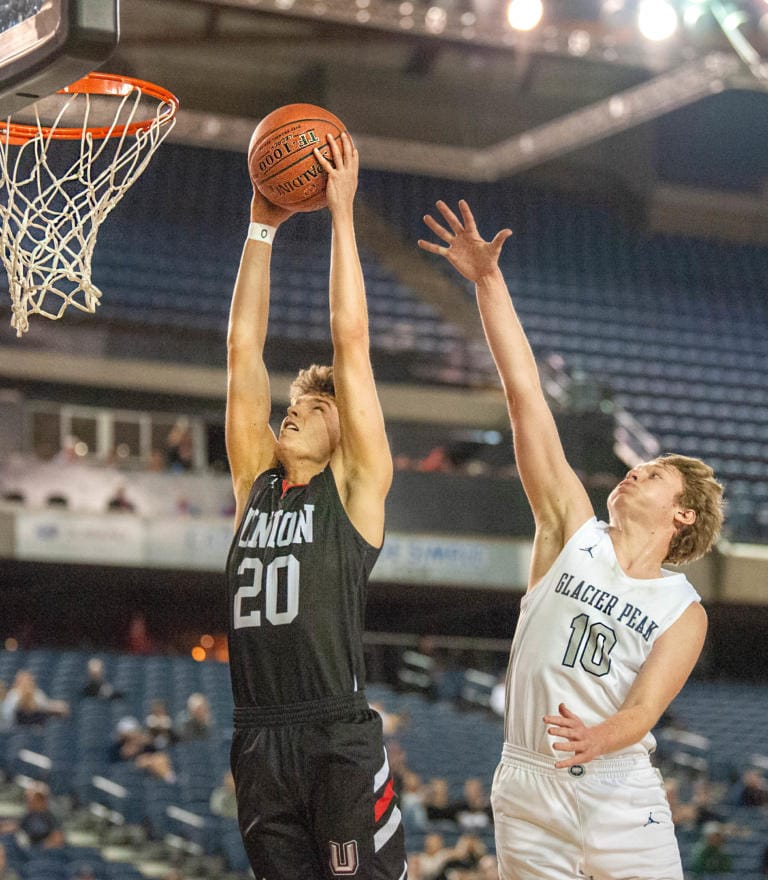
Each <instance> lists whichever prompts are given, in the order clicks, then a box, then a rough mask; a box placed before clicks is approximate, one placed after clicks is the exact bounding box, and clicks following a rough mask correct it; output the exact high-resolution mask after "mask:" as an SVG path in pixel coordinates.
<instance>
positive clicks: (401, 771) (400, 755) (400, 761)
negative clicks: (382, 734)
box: [387, 739, 409, 791]
mask: <svg viewBox="0 0 768 880" xmlns="http://www.w3.org/2000/svg"><path fill="white" fill-rule="evenodd" d="M387 754H388V755H389V770H390V773H391V774H392V781H393V783H394V786H395V790H396V791H400V790H401V789H402V787H403V778H404V777H405V774H406V773H407V772H408V769H409V768H408V754H407V753H406V751H405V749H404V748H403V746H402V744H401V743H400V742H399V741H398V740H396V739H390V740H388V741H387Z"/></svg>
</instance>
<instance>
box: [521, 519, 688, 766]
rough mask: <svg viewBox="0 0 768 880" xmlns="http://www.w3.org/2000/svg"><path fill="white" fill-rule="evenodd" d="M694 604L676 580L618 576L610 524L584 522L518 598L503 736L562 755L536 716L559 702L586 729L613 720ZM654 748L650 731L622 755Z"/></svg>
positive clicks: (683, 582) (666, 574)
mask: <svg viewBox="0 0 768 880" xmlns="http://www.w3.org/2000/svg"><path fill="white" fill-rule="evenodd" d="M698 601H700V596H699V594H698V593H697V592H696V590H694V588H693V586H692V585H691V584H690V582H689V581H688V579H687V578H686V577H685V575H683V574H679V573H675V572H671V571H663V572H662V576H661V577H659V578H652V579H637V578H631V577H628V576H627V575H626V574H624V572H623V571H622V569H621V567H620V566H619V562H618V560H617V558H616V553H615V551H614V547H613V542H612V541H611V538H610V535H609V533H608V525H607V524H606V523H603V522H598V520H597V519H595V518H594V517H593V518H592V519H590V520H589V521H588V522H586V523H585V524H584V525H583V526H581V528H579V529H578V530H577V531H576V532H575V534H574V535H573V536H572V537H571V539H570V540H569V541H568V542H567V544H566V545H565V547H563V549H562V551H561V552H560V554H559V556H558V557H557V559H556V560H555V562H554V564H553V565H552V567H551V568H550V569H549V571H548V572H547V573H546V574H545V575H544V577H543V578H542V579H541V581H540V582H539V583H538V585H537V586H536V587H535V588H534V589H533V590H531V591H530V592H529V593H528V594H527V595H526V596H525V597H524V598H523V600H522V603H521V610H520V619H519V621H518V624H517V630H516V632H515V637H514V640H513V642H512V650H511V654H510V659H509V668H508V670H507V701H506V705H507V708H506V713H505V723H504V737H505V740H506V741H507V742H508V743H510V744H511V745H513V746H517V747H518V748H522V749H527V750H528V751H530V752H538V753H539V754H542V755H546V756H548V757H554V756H556V757H557V758H558V759H562V758H563V753H562V752H560V753H558V752H556V751H555V750H554V749H553V748H552V743H553V742H556V741H558V739H557V738H556V737H553V736H551V735H550V734H547V732H546V728H547V725H545V724H544V722H543V721H542V718H543V716H544V715H556V714H558V706H559V704H560V703H565V705H566V706H567V707H568V708H569V709H570V710H571V711H572V712H574V713H575V714H576V715H578V716H579V717H580V718H581V720H582V721H583V722H584V723H585V724H586V725H587V726H592V725H594V724H598V723H599V722H601V721H604V720H605V719H606V718H608V717H610V716H611V715H614V714H615V713H616V712H617V711H618V710H619V709H620V708H621V705H622V704H623V702H624V700H625V698H626V696H627V693H628V691H629V689H630V687H631V686H632V683H633V682H634V680H635V677H636V676H637V673H638V672H639V671H640V668H641V667H642V665H643V663H644V662H645V660H646V658H647V657H648V654H649V653H650V651H651V649H652V648H653V644H654V642H655V641H656V639H657V638H658V637H659V636H660V635H661V634H662V633H663V632H664V631H665V630H666V629H667V628H668V627H669V626H670V625H671V624H672V623H674V622H675V620H677V618H678V617H680V615H681V614H682V613H683V611H685V609H686V608H687V607H688V606H689V605H690V604H691V603H692V602H698ZM655 747H656V741H655V740H654V738H653V736H651V734H650V733H648V734H647V735H646V736H644V737H643V739H642V740H641V741H640V742H638V743H635V744H634V745H631V746H629V747H627V748H626V749H623V750H622V751H621V754H622V755H631V754H646V755H647V754H648V753H649V752H651V751H653V749H654V748H655ZM617 754H619V753H617V752H614V753H611V755H610V757H612V758H613V757H616V755H617Z"/></svg>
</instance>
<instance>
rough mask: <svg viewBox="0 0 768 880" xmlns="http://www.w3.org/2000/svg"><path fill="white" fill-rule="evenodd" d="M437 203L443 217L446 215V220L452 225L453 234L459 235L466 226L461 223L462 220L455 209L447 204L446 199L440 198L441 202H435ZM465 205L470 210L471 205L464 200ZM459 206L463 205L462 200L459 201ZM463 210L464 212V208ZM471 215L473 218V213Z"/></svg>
mask: <svg viewBox="0 0 768 880" xmlns="http://www.w3.org/2000/svg"><path fill="white" fill-rule="evenodd" d="M435 204H436V205H437V209H438V210H439V211H440V213H441V214H442V215H443V217H445V222H446V223H447V224H448V225H449V226H450V227H451V230H452V231H453V234H454V235H458V234H459V233H460V232H461V231H462V230H463V229H464V227H463V226H462V225H461V221H460V220H459V218H458V217H457V216H456V215H455V214H454V213H453V211H452V210H451V209H450V208H449V207H448V205H446V203H445V202H444V201H442V200H440V201H439V202H435ZM464 205H466V210H467V211H469V205H467V203H466V202H464ZM459 206H461V202H459ZM461 210H462V213H463V209H461ZM469 216H470V218H472V214H471V213H470V215H469ZM473 222H474V221H473Z"/></svg>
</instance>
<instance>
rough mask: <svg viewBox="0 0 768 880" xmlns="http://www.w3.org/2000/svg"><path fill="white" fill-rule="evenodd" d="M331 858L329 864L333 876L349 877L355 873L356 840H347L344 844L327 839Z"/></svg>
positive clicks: (356, 867) (357, 862) (356, 864)
mask: <svg viewBox="0 0 768 880" xmlns="http://www.w3.org/2000/svg"><path fill="white" fill-rule="evenodd" d="M328 846H330V848H331V858H330V861H329V864H330V866H331V872H332V873H333V875H334V876H335V877H351V876H352V875H353V874H357V869H358V866H359V861H358V858H357V841H356V840H348V841H347V842H346V843H345V844H341V843H336V841H335V840H329V841H328Z"/></svg>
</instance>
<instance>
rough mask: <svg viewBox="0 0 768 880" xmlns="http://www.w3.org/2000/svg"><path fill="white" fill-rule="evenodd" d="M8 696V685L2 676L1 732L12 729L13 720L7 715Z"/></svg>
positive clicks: (0, 690) (0, 696) (0, 695)
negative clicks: (6, 701) (6, 702)
mask: <svg viewBox="0 0 768 880" xmlns="http://www.w3.org/2000/svg"><path fill="white" fill-rule="evenodd" d="M7 696H8V685H6V683H5V682H4V681H3V680H2V679H1V678H0V733H4V732H5V731H6V730H10V728H11V726H12V720H11V719H10V718H9V717H8V716H7V715H6V712H5V700H6V697H7Z"/></svg>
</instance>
